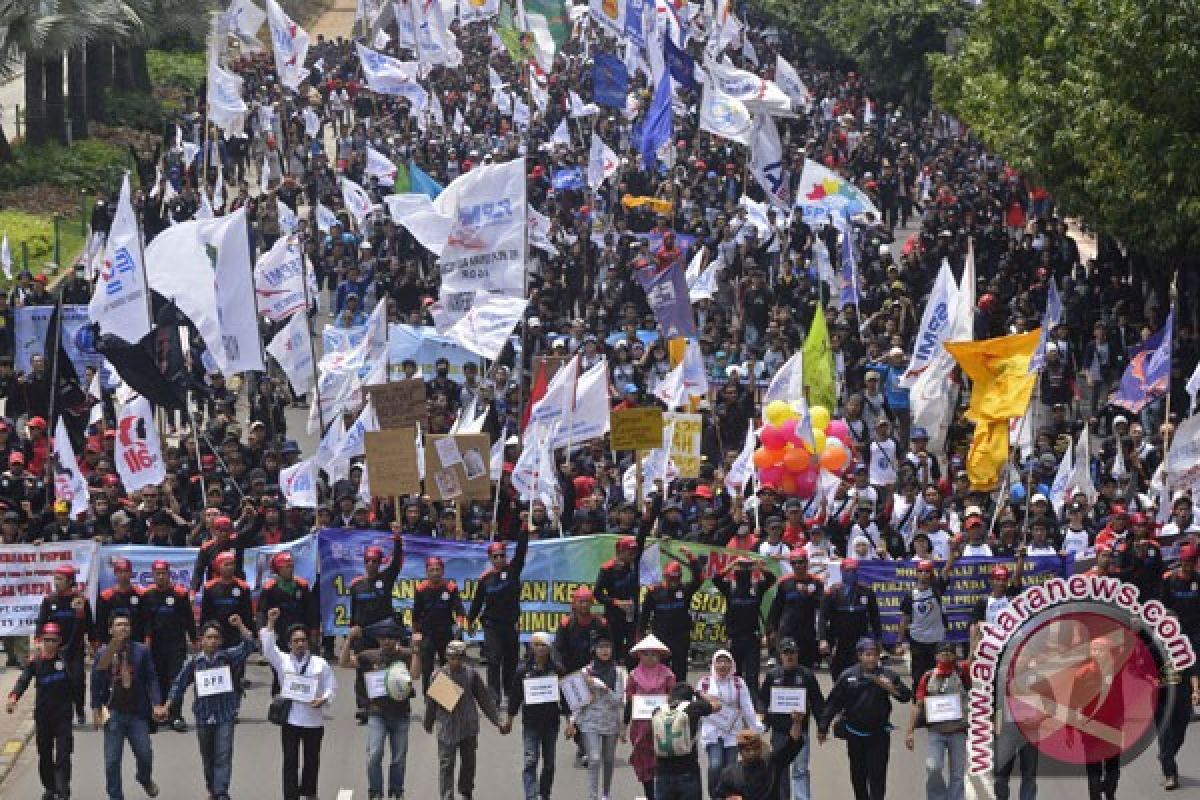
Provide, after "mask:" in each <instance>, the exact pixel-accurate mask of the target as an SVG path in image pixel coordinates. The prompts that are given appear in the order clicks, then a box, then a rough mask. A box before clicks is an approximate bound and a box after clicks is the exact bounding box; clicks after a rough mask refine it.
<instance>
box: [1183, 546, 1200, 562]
mask: <svg viewBox="0 0 1200 800" xmlns="http://www.w3.org/2000/svg"><path fill="white" fill-rule="evenodd" d="M1179 560H1180V561H1195V560H1196V545H1194V544H1185V545H1184V546H1183V547H1181V548H1179Z"/></svg>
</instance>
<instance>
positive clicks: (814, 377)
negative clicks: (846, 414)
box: [804, 303, 837, 413]
mask: <svg viewBox="0 0 1200 800" xmlns="http://www.w3.org/2000/svg"><path fill="white" fill-rule="evenodd" d="M804 389H805V394H806V395H807V397H808V404H809V406H824V407H825V408H827V409H829V411H830V413H832V412H833V411H834V409H836V408H837V384H836V383H834V377H833V351H832V350H831V349H830V347H829V328H828V327H827V326H826V324H825V309H824V308H823V307H822V306H821V304H820V303H818V304H817V312H816V313H815V314H813V321H812V327H810V328H809V329H808V336H806V337H805V338H804Z"/></svg>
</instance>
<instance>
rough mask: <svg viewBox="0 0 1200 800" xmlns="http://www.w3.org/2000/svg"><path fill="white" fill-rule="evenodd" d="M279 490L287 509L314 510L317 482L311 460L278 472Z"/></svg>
mask: <svg viewBox="0 0 1200 800" xmlns="http://www.w3.org/2000/svg"><path fill="white" fill-rule="evenodd" d="M279 488H280V489H282V490H283V497H284V499H285V500H286V501H287V507H288V508H316V507H317V480H316V471H315V470H314V469H313V463H312V459H309V460H307V461H301V462H300V463H299V464H296V465H295V466H292V467H286V468H284V469H281V470H279Z"/></svg>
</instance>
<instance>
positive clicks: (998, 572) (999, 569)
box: [992, 565, 1008, 580]
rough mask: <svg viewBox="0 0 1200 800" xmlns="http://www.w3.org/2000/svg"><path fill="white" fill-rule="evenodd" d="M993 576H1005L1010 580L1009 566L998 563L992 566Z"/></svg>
mask: <svg viewBox="0 0 1200 800" xmlns="http://www.w3.org/2000/svg"><path fill="white" fill-rule="evenodd" d="M992 577H993V578H1004V579H1005V580H1008V567H1006V566H1003V565H996V566H994V567H992Z"/></svg>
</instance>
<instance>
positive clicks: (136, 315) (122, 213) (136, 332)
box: [80, 107, 244, 374]
mask: <svg viewBox="0 0 1200 800" xmlns="http://www.w3.org/2000/svg"><path fill="white" fill-rule="evenodd" d="M243 108H244V107H243ZM88 312H89V314H90V315H91V317H92V319H93V320H94V321H95V322H96V325H97V327H98V329H99V332H100V334H101V335H104V334H115V335H117V336H119V337H120V338H121V339H123V340H124V341H126V342H128V343H130V344H136V343H137V342H140V341H141V340H142V337H144V336H145V335H146V334H147V333H149V332H150V302H149V300H148V298H147V297H146V271H145V269H143V267H142V241H141V231H140V230H139V229H138V225H137V217H135V216H134V212H133V206H132V205H131V203H130V199H129V175H128V174H127V175H126V176H125V178H124V179H123V180H122V181H121V193H120V195H119V196H118V198H117V213H116V216H115V217H114V219H113V222H112V228H111V230H110V231H109V234H108V240H107V241H106V242H105V245H104V263H103V265H102V266H101V267H100V276H99V280H97V281H96V290H95V292H94V294H93V295H92V301H91V303H90V304H89V306H88ZM80 374H83V373H80Z"/></svg>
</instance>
